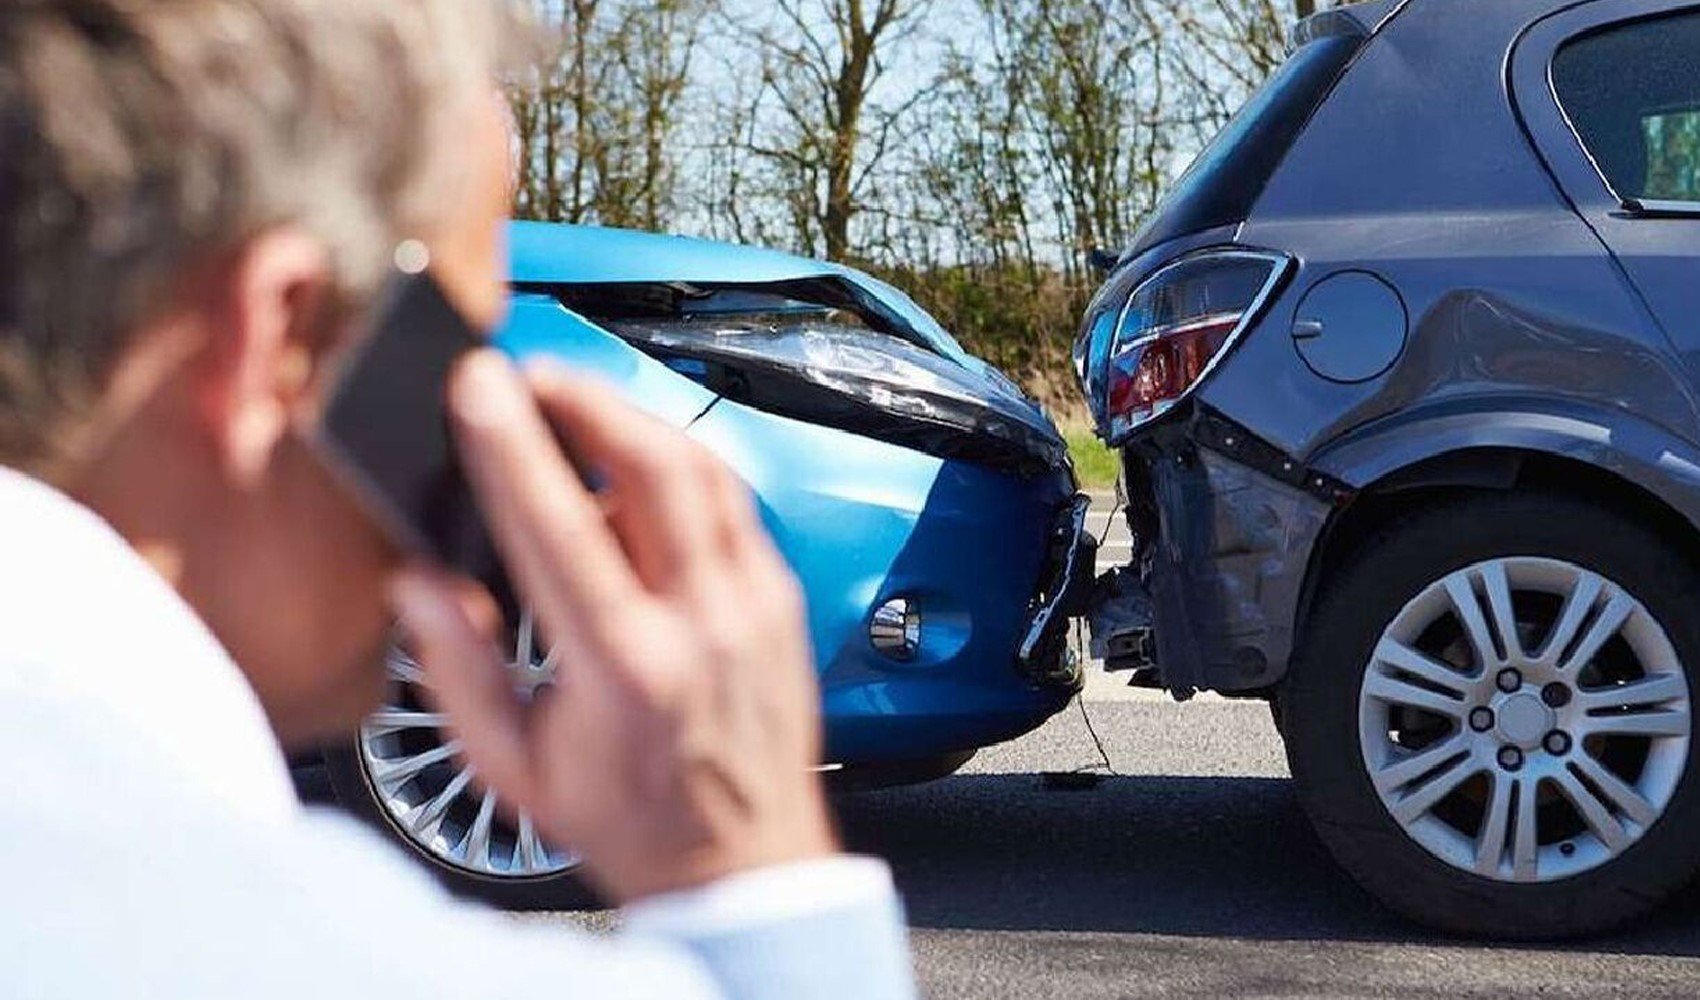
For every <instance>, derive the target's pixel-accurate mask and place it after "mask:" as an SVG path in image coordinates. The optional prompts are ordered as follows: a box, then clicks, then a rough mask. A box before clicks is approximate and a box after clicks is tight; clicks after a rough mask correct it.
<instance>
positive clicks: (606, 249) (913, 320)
mask: <svg viewBox="0 0 1700 1000" xmlns="http://www.w3.org/2000/svg"><path fill="white" fill-rule="evenodd" d="M509 241H510V244H511V249H510V252H511V253H512V256H513V261H512V264H511V270H512V274H513V281H514V284H516V285H556V284H563V285H622V284H641V283H644V282H686V283H703V284H726V285H770V284H779V283H784V282H793V281H806V280H808V279H811V278H831V279H836V280H839V281H842V282H844V283H845V284H847V285H850V286H852V287H854V288H856V289H858V290H860V291H861V292H863V293H865V294H867V295H868V296H869V297H871V298H873V299H874V300H876V301H877V302H878V303H879V304H880V305H882V306H884V307H885V308H886V309H889V310H890V311H891V312H892V313H894V314H895V315H896V316H898V317H900V318H901V319H902V320H903V322H904V323H905V324H906V325H907V326H909V327H910V328H912V329H913V330H914V331H915V333H916V334H918V335H919V336H920V338H922V339H923V340H925V341H926V342H927V344H928V346H930V347H932V349H933V350H935V351H937V352H938V353H939V354H942V355H944V356H945V357H947V358H950V359H951V360H952V361H955V362H956V363H957V364H960V365H963V366H964V367H966V368H968V369H970V370H972V371H976V372H981V373H984V372H985V371H988V370H990V369H989V368H988V366H987V365H986V364H985V362H983V361H981V360H980V359H979V358H976V357H974V356H973V355H971V354H969V353H967V352H966V351H964V350H963V349H962V345H960V344H958V343H957V342H956V338H954V337H952V336H951V335H950V334H949V333H947V332H945V329H944V328H943V327H941V326H939V324H938V321H937V320H935V319H933V317H932V316H930V315H928V313H927V311H926V310H924V309H922V308H921V307H920V306H918V305H916V304H915V303H914V301H913V300H911V299H910V298H909V296H907V295H904V294H903V293H902V292H900V291H898V290H897V289H895V288H893V287H891V286H890V285H888V284H886V283H885V282H883V281H880V280H879V279H877V278H873V277H870V276H869V275H866V274H863V273H862V272H861V271H857V270H855V269H853V268H849V267H845V266H843V265H842V264H832V263H828V262H827V261H823V260H814V259H812V258H809V257H799V256H797V255H795V254H788V253H782V252H780V251H778V250H767V249H764V248H761V247H748V246H738V245H736V244H732V243H716V242H714V241H713V240H699V239H692V238H690V237H686V236H663V235H659V234H656V233H640V232H634V231H632V230H629V229H606V228H602V227H598V226H571V225H560V224H555V223H547V222H515V223H513V224H512V226H511V228H510V229H509Z"/></svg>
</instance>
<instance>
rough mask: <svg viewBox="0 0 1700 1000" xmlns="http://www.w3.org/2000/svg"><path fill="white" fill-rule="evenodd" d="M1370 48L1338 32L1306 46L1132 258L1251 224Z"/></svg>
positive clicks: (1175, 192) (1199, 163)
mask: <svg viewBox="0 0 1700 1000" xmlns="http://www.w3.org/2000/svg"><path fill="white" fill-rule="evenodd" d="M1363 44H1364V35H1363V33H1362V32H1361V31H1339V32H1335V33H1329V34H1322V35H1320V36H1319V37H1315V38H1313V39H1311V40H1310V41H1308V42H1305V43H1304V44H1303V45H1301V46H1300V47H1299V49H1298V50H1297V51H1295V52H1294V53H1293V55H1292V57H1291V58H1289V59H1288V60H1287V62H1286V63H1285V64H1284V65H1282V67H1281V68H1280V69H1279V70H1277V71H1276V72H1275V75H1274V76H1271V77H1270V78H1269V80H1268V82H1267V83H1265V84H1264V85H1263V87H1262V88H1261V89H1260V90H1258V92H1257V93H1256V94H1254V95H1252V98H1251V100H1250V101H1247V102H1246V105H1245V107H1243V108H1241V109H1240V112H1239V114H1237V115H1235V116H1234V118H1233V120H1232V121H1230V122H1228V124H1227V125H1226V126H1225V127H1224V128H1223V129H1222V131H1221V132H1220V133H1219V134H1218V135H1217V136H1216V138H1215V139H1213V140H1211V143H1210V145H1209V146H1207V147H1206V148H1205V150H1204V152H1203V153H1201V154H1199V157H1198V159H1196V160H1194V161H1193V164H1192V166H1190V167H1188V168H1187V171H1186V173H1185V174H1183V175H1182V176H1181V179H1180V180H1179V181H1177V182H1175V186H1174V187H1173V188H1171V189H1170V191H1169V193H1168V195H1167V196H1166V197H1165V198H1164V199H1163V202H1162V204H1160V205H1158V206H1157V210H1156V212H1154V213H1153V214H1152V216H1151V219H1150V221H1149V222H1147V223H1146V224H1145V227H1144V228H1143V229H1141V230H1140V232H1139V235H1138V236H1136V237H1135V238H1134V246H1133V249H1132V253H1136V254H1137V253H1140V252H1143V251H1144V250H1147V249H1149V248H1151V247H1153V246H1156V245H1157V244H1159V243H1162V242H1164V241H1166V240H1171V239H1174V238H1175V237H1177V236H1185V235H1187V234H1189V233H1196V232H1202V231H1203V230H1206V229H1214V228H1216V227H1218V226H1227V225H1232V224H1234V223H1236V222H1242V221H1244V220H1245V218H1246V217H1247V216H1248V215H1250V214H1251V209H1252V206H1253V205H1254V204H1256V203H1257V199H1258V198H1259V197H1260V196H1261V195H1262V194H1263V189H1264V187H1266V186H1267V185H1268V184H1269V179H1270V178H1271V177H1273V176H1274V175H1275V170H1276V168H1278V167H1279V166H1280V165H1281V160H1282V159H1283V158H1285V157H1286V155H1287V151H1288V150H1289V149H1291V148H1292V147H1293V143H1294V142H1296V141H1297V140H1298V137H1299V134H1300V133H1301V132H1303V131H1304V127H1305V123H1306V122H1308V121H1309V120H1310V116H1311V115H1312V114H1314V113H1315V112H1316V109H1317V108H1318V107H1319V106H1320V105H1321V104H1322V102H1323V100H1324V99H1325V98H1326V97H1327V96H1328V93H1329V91H1330V90H1332V89H1333V88H1334V83H1335V81H1337V80H1338V79H1339V78H1340V74H1341V73H1343V72H1344V71H1345V69H1346V66H1347V64H1348V63H1350V62H1351V61H1352V57H1353V56H1354V55H1356V54H1357V51H1358V49H1359V48H1361V47H1362V46H1363Z"/></svg>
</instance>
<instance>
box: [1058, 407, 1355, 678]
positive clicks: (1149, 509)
mask: <svg viewBox="0 0 1700 1000" xmlns="http://www.w3.org/2000/svg"><path fill="white" fill-rule="evenodd" d="M1124 461H1125V464H1126V468H1127V473H1128V490H1129V503H1130V512H1131V513H1130V521H1131V522H1132V524H1131V526H1132V529H1133V532H1134V535H1135V538H1136V552H1135V562H1134V567H1133V568H1132V569H1131V570H1129V571H1124V572H1123V573H1121V574H1118V576H1117V577H1115V578H1112V579H1107V580H1106V581H1101V583H1100V587H1099V592H1098V594H1097V595H1096V597H1095V600H1094V608H1093V611H1092V613H1091V616H1090V617H1091V619H1092V626H1093V641H1094V646H1095V651H1096V652H1098V653H1100V655H1104V656H1105V657H1106V658H1107V659H1109V660H1110V662H1111V665H1112V666H1119V667H1120V668H1121V669H1133V670H1140V669H1148V668H1150V667H1153V666H1154V667H1155V668H1156V669H1157V670H1158V671H1159V672H1160V677H1161V684H1162V686H1164V687H1167V688H1169V689H1170V690H1171V691H1175V692H1179V693H1183V694H1184V693H1188V692H1191V691H1195V690H1211V691H1222V692H1226V693H1236V692H1250V691H1257V690H1261V689H1265V688H1268V687H1269V686H1271V685H1273V684H1274V683H1275V682H1276V681H1278V680H1279V679H1280V678H1281V677H1282V676H1284V675H1285V673H1286V670H1287V666H1288V663H1289V661H1290V660H1291V658H1292V653H1293V645H1294V640H1295V629H1296V626H1297V621H1298V615H1299V611H1300V603H1301V600H1302V598H1303V593H1304V585H1305V579H1306V576H1307V572H1308V569H1309V565H1310V557H1311V553H1312V551H1313V550H1314V548H1315V546H1316V543H1317V541H1318V539H1319V538H1320V537H1321V534H1322V530H1323V528H1324V526H1325V525H1326V524H1327V522H1328V519H1329V517H1330V516H1331V515H1332V513H1333V511H1334V510H1335V509H1336V508H1337V507H1338V506H1340V505H1341V504H1342V503H1344V502H1345V500H1346V499H1348V498H1349V495H1350V494H1349V491H1348V490H1347V489H1346V488H1345V487H1343V486H1341V485H1340V484H1338V483H1335V482H1333V481H1332V480H1330V479H1329V478H1328V477H1326V476H1322V475H1319V474H1316V473H1314V472H1312V471H1310V470H1308V469H1306V468H1304V466H1303V465H1302V463H1300V462H1298V461H1296V460H1294V459H1292V458H1290V457H1288V456H1285V455H1283V454H1281V453H1280V452H1279V451H1278V450H1277V449H1275V448H1273V447H1271V446H1270V445H1268V444H1267V443H1265V442H1263V441H1261V440H1259V439H1258V438H1256V437H1255V436H1254V435H1252V434H1250V433H1249V432H1247V431H1246V430H1244V429H1243V428H1239V427H1236V426H1234V425H1233V424H1231V423H1229V422H1228V421H1226V420H1224V419H1223V418H1221V417H1219V416H1216V415H1214V414H1212V413H1210V412H1208V411H1206V410H1204V409H1203V408H1197V409H1195V410H1194V411H1193V412H1192V413H1191V414H1189V415H1188V416H1187V418H1186V419H1184V420H1180V421H1176V422H1174V423H1166V424H1164V425H1163V426H1161V427H1157V428H1153V429H1152V430H1150V431H1148V432H1147V433H1145V434H1142V435H1141V436H1140V437H1138V438H1137V439H1135V441H1133V442H1132V443H1130V445H1129V446H1128V448H1127V449H1126V450H1125V452H1124ZM1118 660H1119V662H1118ZM1153 661H1154V662H1153Z"/></svg>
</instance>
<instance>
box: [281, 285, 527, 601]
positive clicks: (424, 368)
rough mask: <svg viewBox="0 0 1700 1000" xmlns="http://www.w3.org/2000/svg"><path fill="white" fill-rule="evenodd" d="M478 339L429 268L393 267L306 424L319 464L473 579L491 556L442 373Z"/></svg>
mask: <svg viewBox="0 0 1700 1000" xmlns="http://www.w3.org/2000/svg"><path fill="white" fill-rule="evenodd" d="M488 343H489V341H488V339H487V338H486V337H485V336H484V335H482V334H481V333H480V331H478V330H476V329H474V328H473V327H472V326H471V325H470V324H469V323H467V321H466V320H465V318H463V317H462V316H461V314H460V311H459V310H458V309H456V308H455V306H454V304H453V303H452V302H450V301H449V299H448V297H447V296H446V295H445V294H444V293H443V290H442V288H441V286H439V285H438V284H437V282H436V281H435V279H433V278H432V277H431V275H430V273H429V272H420V273H418V274H407V273H403V272H401V271H397V272H395V273H394V275H393V276H392V277H391V278H390V280H389V282H388V284H387V285H386V287H385V289H384V291H383V293H382V294H381V295H380V298H379V301H378V304H377V307H376V309H375V311H374V317H373V322H372V324H371V328H370V330H369V331H368V333H367V335H366V337H365V338H364V339H363V340H362V341H361V342H360V343H359V344H357V345H355V346H354V347H353V348H352V349H351V352H350V353H349V354H348V355H347V356H346V357H344V358H343V359H341V361H340V363H339V364H338V366H337V370H336V372H335V374H334V377H333V378H334V380H333V382H332V386H331V390H330V393H329V395H328V396H327V401H326V404H325V408H324V409H323V411H322V412H321V414H320V420H319V423H318V426H317V428H316V429H315V432H314V437H315V440H316V444H317V446H318V449H319V451H320V453H321V455H322V456H323V457H324V459H325V461H326V462H327V464H328V465H329V466H330V467H331V469H332V470H333V473H334V474H335V475H336V476H338V477H339V478H340V479H341V480H342V483H343V485H344V486H345V487H346V488H347V489H349V490H350V491H351V492H352V493H353V494H354V495H355V497H356V499H357V500H358V502H359V503H360V504H361V506H362V508H363V509H364V510H365V511H366V513H367V514H368V515H369V516H370V517H372V518H373V519H374V520H375V521H377V522H378V524H379V526H380V528H381V529H382V530H384V531H385V532H386V533H388V534H389V536H390V538H391V539H392V541H394V542H395V543H396V544H398V545H400V546H401V547H402V548H404V549H405V550H407V551H409V552H412V553H414V554H417V555H424V556H427V557H429V558H432V559H435V560H437V561H438V562H440V563H442V564H444V565H445V566H448V567H451V568H453V569H457V570H460V571H461V572H464V573H467V574H469V575H471V576H473V577H475V578H477V579H479V580H483V581H485V582H487V583H494V582H497V581H498V580H499V579H500V575H501V574H500V565H501V564H500V561H499V559H498V557H497V554H496V549H495V546H494V545H493V544H492V542H491V539H490V535H489V532H488V531H487V530H486V528H485V526H484V521H483V518H482V517H481V516H480V515H479V512H478V505H477V502H476V499H475V498H474V496H473V493H472V488H471V486H470V485H469V483H468V482H467V478H466V476H465V475H464V474H463V471H462V469H461V464H460V460H459V457H458V452H457V451H456V446H455V442H454V439H453V438H452V437H451V435H450V430H449V417H448V404H447V399H446V394H447V387H448V379H449V373H450V372H451V371H452V370H453V369H454V366H455V364H456V363H457V362H459V361H460V360H461V358H462V357H464V356H465V355H466V353H467V352H468V351H471V350H473V349H475V348H478V347H483V346H487V345H488Z"/></svg>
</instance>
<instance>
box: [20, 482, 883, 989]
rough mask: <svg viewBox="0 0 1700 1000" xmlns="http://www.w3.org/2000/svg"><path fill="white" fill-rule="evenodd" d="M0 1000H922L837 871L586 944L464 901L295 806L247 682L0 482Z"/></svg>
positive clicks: (165, 600)
mask: <svg viewBox="0 0 1700 1000" xmlns="http://www.w3.org/2000/svg"><path fill="white" fill-rule="evenodd" d="M0 873H3V874H0V898H3V900H4V901H3V903H0V906H3V907H4V909H3V911H0V912H3V916H0V924H3V927H0V931H3V932H0V993H4V994H5V995H6V996H8V997H19V998H37V997H41V998H47V997H66V998H71V997H75V998H89V997H107V996H110V997H120V996H121V997H154V996H157V997H172V998H191V997H209V998H210V997H219V998H224V997H277V998H284V997H289V998H300V997H314V998H324V997H339V996H347V997H359V998H361V1000H371V998H376V997H387V996H405V997H445V998H446V997H453V998H456V1000H467V998H473V997H515V998H524V997H551V998H564V997H608V996H618V997H664V998H668V1000H695V998H705V1000H706V998H717V997H739V998H742V997H770V996H771V997H775V998H778V997H803V996H831V997H838V996H843V997H852V996H855V997H870V998H881V1000H883V998H886V997H892V998H902V997H907V996H910V995H912V992H913V984H912V982H911V981H910V974H909V971H908V963H907V949H906V945H905V943H904V939H903V938H904V936H903V929H902V926H901V920H900V910H899V908H898V905H897V902H896V896H895V893H894V891H893V889H892V885H891V880H890V875H889V872H888V871H887V870H886V868H885V867H884V865H883V864H881V863H879V862H876V861H872V860H869V859H853V858H837V859H832V860H828V861H819V862H809V863H805V864H799V865H793V866H787V867H784V868H778V869H770V870H765V871H759V872H754V873H750V874H747V875H743V876H739V877H736V878H733V879H729V880H726V881H724V882H722V883H719V884H716V885H712V886H709V887H707V888H706V889H703V890H699V891H695V892H689V893H680V894H677V895H675V896H671V897H665V898H661V899H656V900H651V901H648V902H645V903H643V904H640V905H639V906H637V907H635V908H633V909H632V910H630V911H628V913H627V915H626V921H625V930H624V931H622V932H621V933H620V934H619V935H616V936H610V937H591V936H587V935H584V934H580V933H577V932H574V931H569V930H565V929H555V928H550V927H544V926H539V925H536V924H522V923H519V922H516V921H513V920H511V919H509V918H506V917H503V916H501V915H499V914H494V913H491V912H488V911H484V910H482V909H479V908H476V907H472V906H469V905H466V904H461V903H458V902H455V901H453V900H451V899H450V898H449V897H448V896H447V895H446V894H445V893H444V892H443V891H442V890H441V889H440V888H439V887H438V886H437V884H436V883H435V882H434V881H433V880H432V879H431V878H430V877H429V876H428V875H427V874H426V873H425V872H424V871H423V870H422V869H421V868H420V867H419V866H418V865H417V864H416V863H415V862H413V861H412V860H411V859H408V858H406V857H405V856H403V855H401V854H400V853H398V851H397V850H396V849H395V848H393V847H391V846H390V845H389V844H387V843H386V842H384V841H383V840H381V839H380V838H378V837H377V836H376V835H375V834H373V833H371V832H370V831H368V830H367V829H366V828H365V827H363V826H361V825H359V824H358V823H357V822H355V821H354V820H352V819H348V818H345V817H343V816H342V815H340V814H336V813H332V812H328V811H320V810H308V809H303V808H302V807H301V805H300V803H299V802H298V800H297V799H296V796H295V792H294V789H293V786H292V784H291V782H290V778H289V774H288V770H287V766H286V764H285V762H284V759H283V757H282V755H281V753H280V752H279V750H278V747H277V744H276V742H275V740H274V738H273V736H272V733H271V730H270V728H269V725H268V723H267V721H266V718H265V716H264V714H263V713H262V711H261V709H260V705H259V703H258V701H257V699H256V698H255V696H254V693H253V691H252V690H251V689H250V688H249V686H248V684H247V681H246V679H245V678H244V676H243V675H242V673H241V672H240V670H238V669H237V667H236V665H235V664H234V663H232V662H231V661H230V659H229V657H228V655H227V654H226V653H225V652H224V650H223V649H222V648H221V647H220V646H219V644H218V643H217V642H216V641H215V640H214V638H213V636H212V635H211V633H210V632H209V631H208V630H207V629H206V627H205V626H204V625H203V624H202V623H201V622H200V620H199V619H198V618H196V616H195V615H194V613H193V612H192V611H191V609H190V608H189V607H188V606H187V605H186V604H184V603H183V601H182V600H181V599H180V598H179V597H178V595H177V594H176V593H175V592H174V591H173V590H172V589H171V588H170V587H169V586H167V585H166V583H165V581H164V580H162V579H161V578H160V577H158V576H157V575H156V574H155V573H154V572H153V571H152V569H151V568H150V567H149V566H148V565H147V564H146V563H145V562H143V561H142V560H141V559H140V558H139V557H138V556H137V555H136V554H135V553H134V552H133V551H132V550H131V549H130V548H129V547H128V546H127V545H126V544H125V543H124V542H123V540H122V539H121V538H120V537H119V536H118V535H117V534H116V533H115V532H113V531H112V530H111V529H110V528H109V527H108V526H107V525H106V524H105V523H104V522H102V521H101V520H100V519H99V518H97V517H96V516H95V515H94V514H92V513H91V512H89V511H87V510H85V509H83V508H81V507H79V506H78V505H76V504H75V503H73V502H72V501H70V500H68V499H67V498H65V497H63V496H62V495H60V494H58V493H57V492H55V491H53V490H51V489H49V488H48V487H46V486H44V485H42V484H40V483H38V482H36V481H34V480H32V479H28V478H26V477H24V476H21V475H18V474H16V473H14V472H10V471H7V470H4V469H0Z"/></svg>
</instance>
